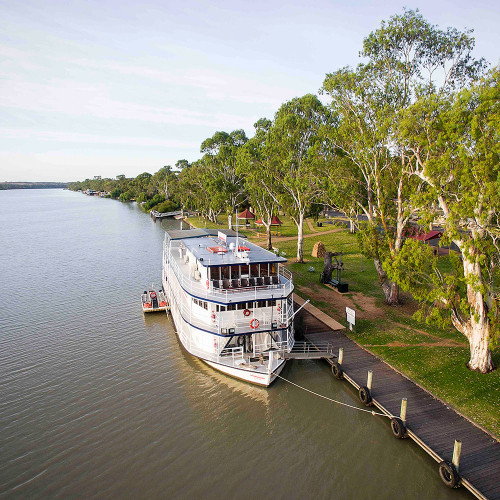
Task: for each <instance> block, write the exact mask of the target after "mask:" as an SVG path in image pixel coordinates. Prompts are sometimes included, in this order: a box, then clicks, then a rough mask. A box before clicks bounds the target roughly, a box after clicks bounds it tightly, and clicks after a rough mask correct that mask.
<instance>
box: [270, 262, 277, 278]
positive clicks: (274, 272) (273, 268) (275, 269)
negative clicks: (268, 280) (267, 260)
mask: <svg viewBox="0 0 500 500" xmlns="http://www.w3.org/2000/svg"><path fill="white" fill-rule="evenodd" d="M270 267H271V269H270V271H271V274H270V275H271V276H277V275H278V266H276V264H271V265H270Z"/></svg>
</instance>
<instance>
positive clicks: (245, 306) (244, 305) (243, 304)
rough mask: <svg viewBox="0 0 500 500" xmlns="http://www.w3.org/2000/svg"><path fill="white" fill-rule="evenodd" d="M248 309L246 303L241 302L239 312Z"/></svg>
mask: <svg viewBox="0 0 500 500" xmlns="http://www.w3.org/2000/svg"><path fill="white" fill-rule="evenodd" d="M246 308H247V304H246V302H241V303H240V304H238V311H240V310H241V309H246Z"/></svg>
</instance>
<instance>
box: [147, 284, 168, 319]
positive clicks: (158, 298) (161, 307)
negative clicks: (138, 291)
mask: <svg viewBox="0 0 500 500" xmlns="http://www.w3.org/2000/svg"><path fill="white" fill-rule="evenodd" d="M141 304H142V312H144V313H150V312H157V311H166V310H167V309H168V304H167V299H166V297H165V294H164V293H163V290H160V291H159V292H157V291H156V290H155V289H154V286H153V287H151V290H144V293H143V294H142V295H141Z"/></svg>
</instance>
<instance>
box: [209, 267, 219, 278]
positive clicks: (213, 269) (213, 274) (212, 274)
mask: <svg viewBox="0 0 500 500" xmlns="http://www.w3.org/2000/svg"><path fill="white" fill-rule="evenodd" d="M208 272H209V273H210V278H209V279H210V280H220V272H219V268H218V267H209V268H208Z"/></svg>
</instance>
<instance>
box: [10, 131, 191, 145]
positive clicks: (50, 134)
mask: <svg viewBox="0 0 500 500" xmlns="http://www.w3.org/2000/svg"><path fill="white" fill-rule="evenodd" d="M0 136H1V137H2V139H14V140H30V141H32V140H39V141H55V142H60V143H91V144H120V145H130V146H142V147H161V148H169V149H174V148H182V149H194V150H198V149H199V144H198V143H197V142H194V141H181V140H175V139H174V140H172V139H166V138H165V139H161V138H152V137H127V136H106V135H94V134H81V133H72V132H63V131H44V130H37V129H24V128H7V127H3V128H0Z"/></svg>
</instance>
